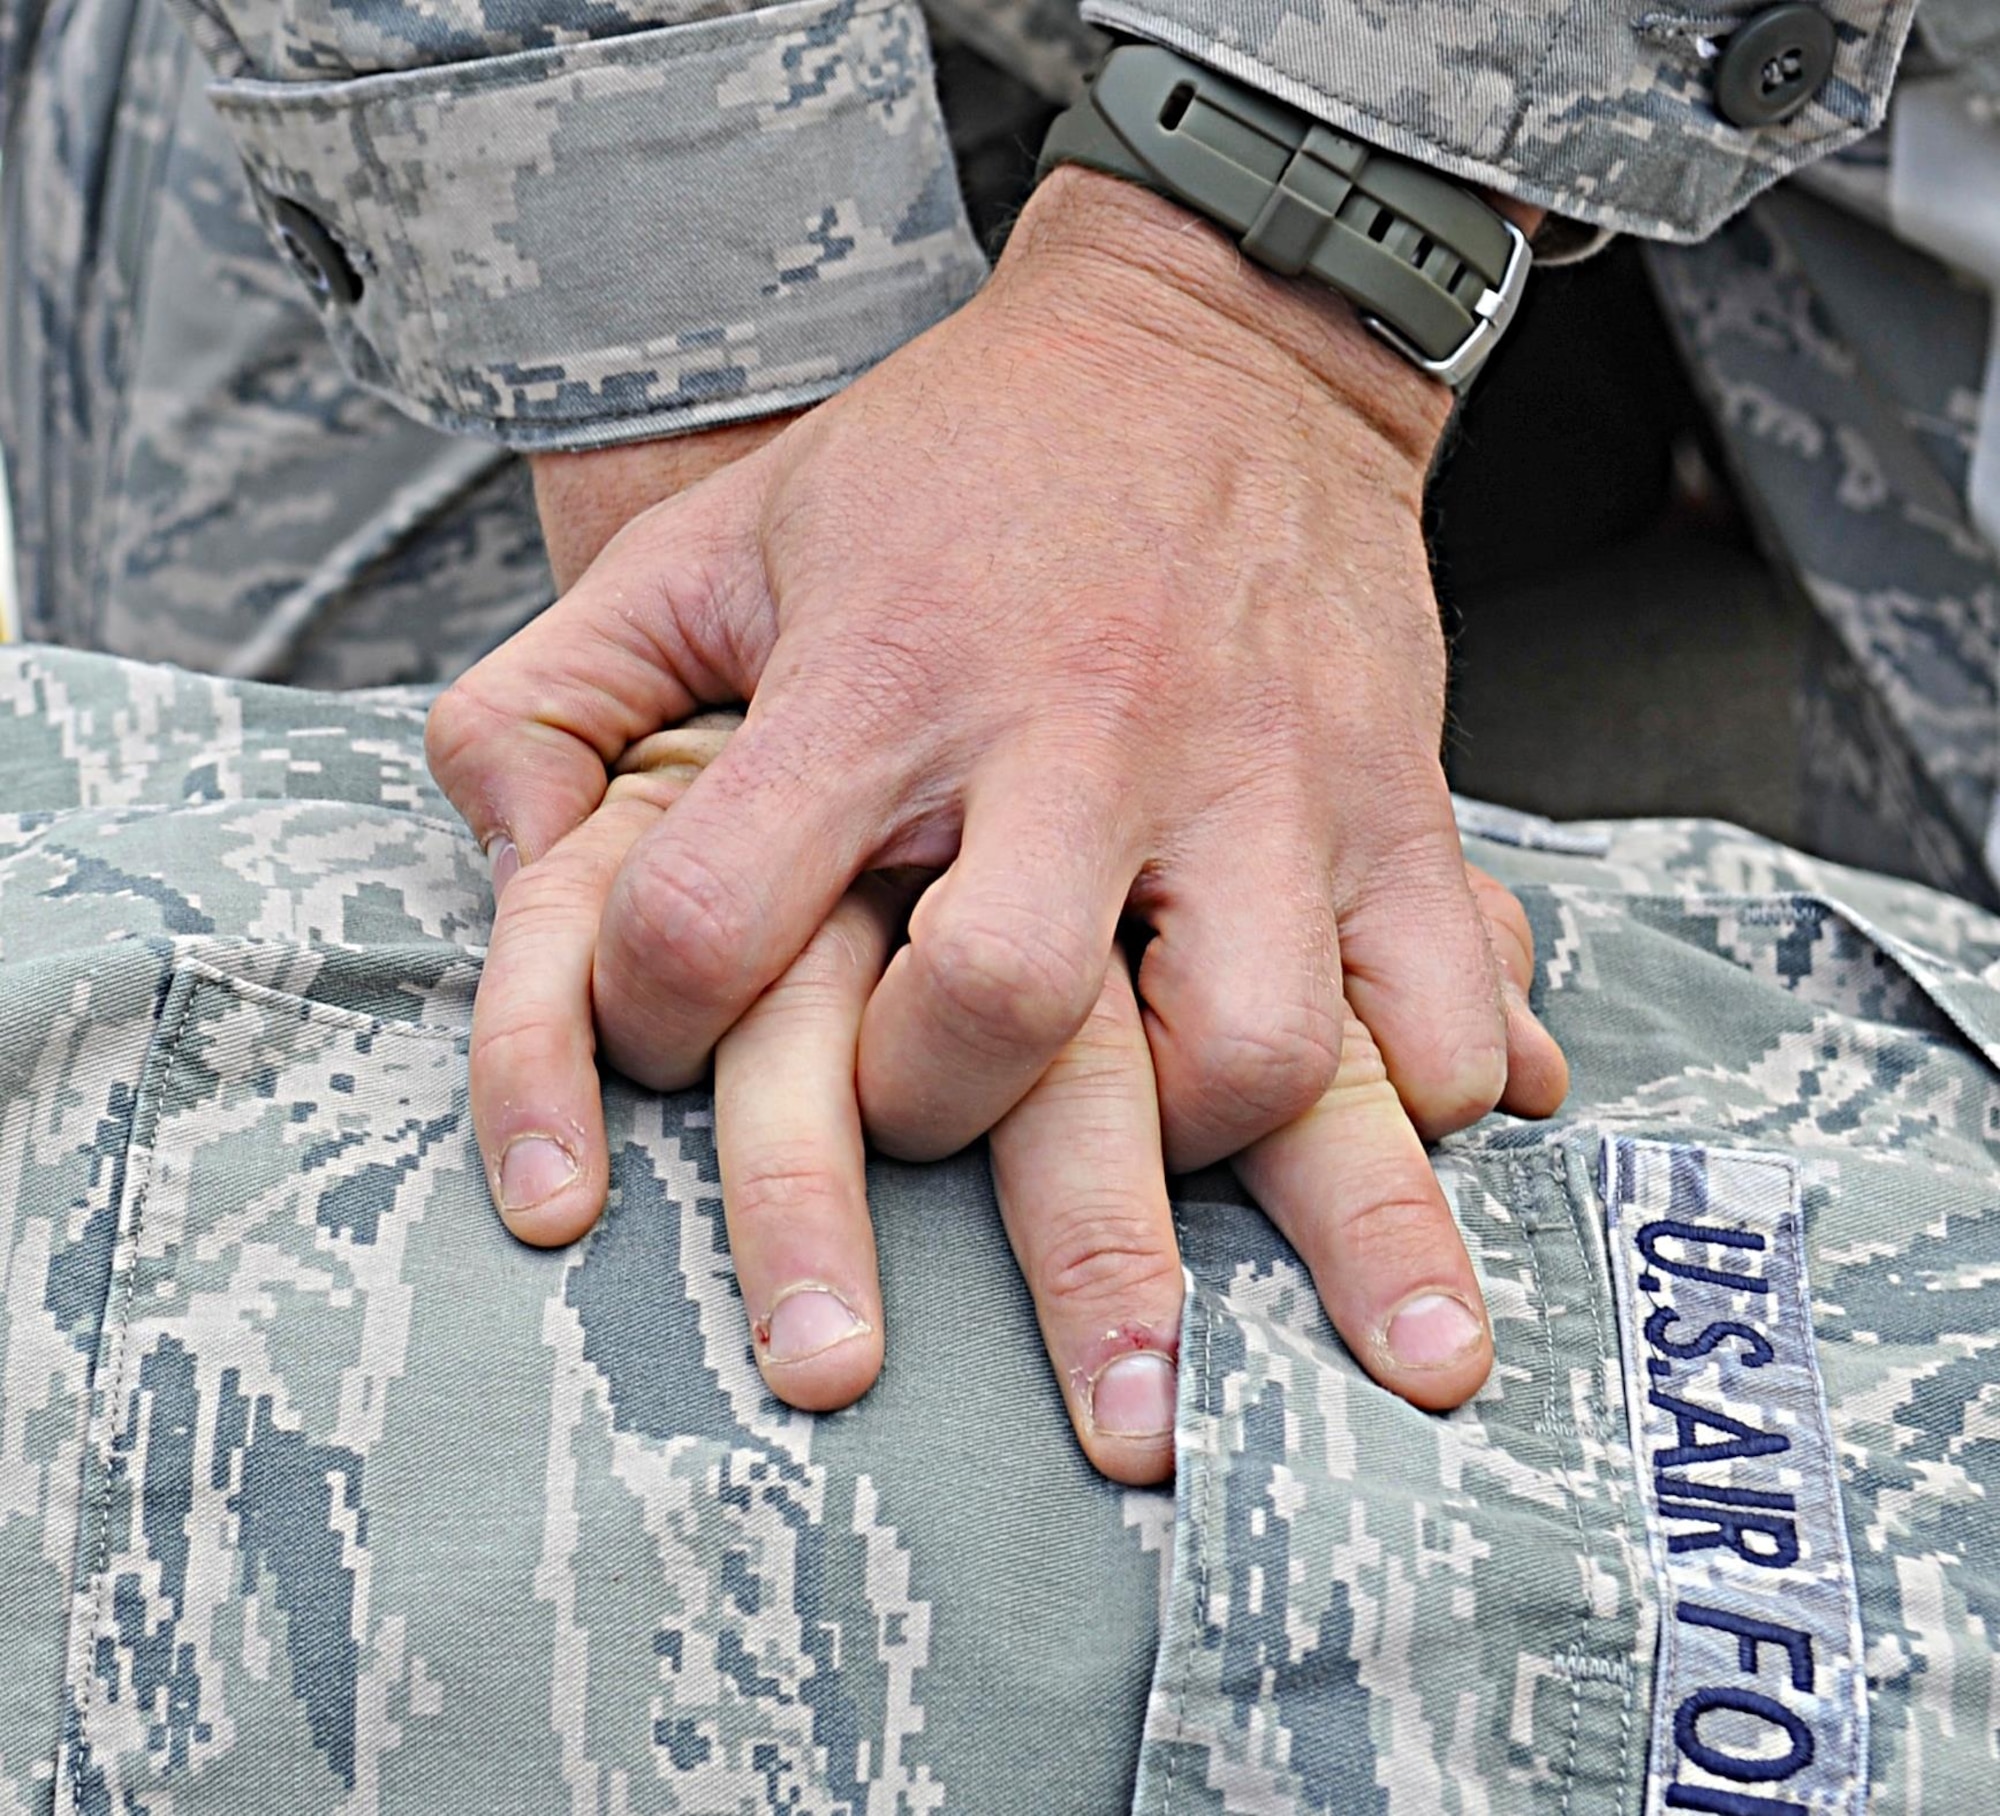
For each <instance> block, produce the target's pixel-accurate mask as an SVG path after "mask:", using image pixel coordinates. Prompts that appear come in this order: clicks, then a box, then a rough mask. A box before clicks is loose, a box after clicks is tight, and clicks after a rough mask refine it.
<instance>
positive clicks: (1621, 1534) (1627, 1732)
mask: <svg viewBox="0 0 2000 1816" xmlns="http://www.w3.org/2000/svg"><path fill="white" fill-rule="evenodd" d="M1593 1145H1596V1146H1599V1147H1601V1146H1602V1137H1601V1136H1599V1137H1597V1138H1596V1139H1595V1142H1594V1144H1593ZM1562 1154H1563V1164H1562V1167H1561V1170H1560V1178H1559V1180H1558V1183H1559V1185H1560V1186H1561V1188H1562V1194H1563V1198H1564V1201H1565V1202H1566V1203H1567V1204H1568V1206H1569V1213H1570V1229H1571V1232H1572V1233H1573V1234H1574V1236H1575V1237H1576V1246H1577V1253H1578V1255H1579V1256H1581V1257H1582V1260H1583V1266H1584V1271H1585V1273H1586V1274H1588V1273H1589V1272H1590V1271H1591V1266H1590V1245H1589V1243H1588V1242H1587V1241H1586V1240H1585V1238H1584V1219H1585V1218H1586V1217H1588V1218H1591V1219H1592V1220H1593V1221H1595V1220H1597V1219H1598V1218H1599V1217H1600V1216H1601V1215H1602V1213H1601V1211H1600V1209H1599V1207H1598V1205H1597V1202H1596V1194H1595V1193H1594V1192H1592V1193H1591V1194H1590V1195H1589V1198H1588V1200H1586V1198H1585V1197H1583V1196H1582V1195H1579V1194H1578V1193H1577V1192H1575V1191H1573V1190H1571V1182H1572V1178H1573V1174H1572V1171H1571V1162H1572V1161H1573V1160H1574V1158H1575V1155H1574V1153H1573V1151H1572V1150H1570V1149H1569V1148H1567V1147H1565V1148H1564V1149H1563V1150H1562ZM1605 1261H1606V1269H1607V1271H1606V1276H1605V1284H1606V1287H1607V1289H1608V1290H1611V1291H1615V1290H1616V1284H1615V1280H1614V1278H1613V1276H1612V1275H1611V1274H1610V1272H1609V1265H1610V1257H1609V1256H1608V1255H1607V1256H1606V1257H1605ZM1590 1316H1591V1322H1592V1325H1593V1326H1594V1328H1595V1329H1596V1332H1597V1353H1598V1354H1599V1355H1600V1356H1604V1357H1606V1358H1607V1359H1608V1360H1609V1361H1610V1363H1611V1366H1612V1367H1613V1368H1615V1369H1616V1370H1617V1371H1618V1379H1619V1386H1620V1389H1621V1391H1620V1393H1619V1396H1618V1400H1617V1403H1616V1404H1615V1405H1607V1406H1605V1407H1603V1408H1602V1409H1601V1414H1602V1419H1603V1423H1604V1425H1605V1427H1606V1428H1607V1429H1610V1430H1616V1431H1618V1432H1622V1433H1623V1434H1624V1439H1625V1442H1626V1444H1627V1446H1628V1447H1629V1446H1630V1441H1631V1429H1630V1424H1629V1421H1628V1418H1627V1414H1626V1410H1625V1398H1624V1394H1623V1391H1622V1389H1623V1385H1624V1377H1625V1350H1624V1345H1623V1342H1622V1340H1621V1338H1620V1336H1619V1335H1618V1333H1616V1332H1613V1333H1612V1336H1611V1341H1610V1346H1609V1347H1608V1348H1607V1347H1606V1343H1605V1330H1604V1319H1603V1316H1602V1314H1601V1313H1600V1312H1599V1310H1598V1307H1597V1301H1596V1299H1595V1297H1594V1296H1593V1298H1592V1301H1591V1311H1590ZM1605 1480H1606V1481H1607V1482H1609V1483H1611V1484H1612V1487H1611V1493H1612V1496H1613V1498H1614V1500H1615V1502H1616V1503H1617V1505H1618V1507H1619V1510H1620V1512H1621V1513H1622V1514H1623V1515H1624V1518H1623V1520H1621V1522H1620V1525H1619V1529H1618V1549H1619V1552H1620V1554H1621V1556H1622V1557H1623V1558H1624V1560H1625V1567H1626V1571H1627V1574H1628V1575H1634V1576H1637V1577H1638V1578H1639V1579H1640V1580H1642V1581H1645V1582H1651V1581H1652V1578H1653V1560H1652V1556H1651V1554H1650V1552H1648V1553H1646V1554H1644V1555H1643V1557H1641V1558H1637V1559H1635V1557H1634V1553H1633V1546H1632V1538H1631V1531H1630V1525H1629V1521H1630V1518H1631V1512H1632V1500H1633V1497H1634V1496H1635V1495H1636V1492H1637V1491H1636V1488H1635V1486H1634V1484H1633V1481H1632V1478H1631V1473H1630V1471H1629V1470H1621V1469H1617V1468H1615V1467H1608V1466H1607V1468H1606V1471H1605ZM1586 1606H1587V1604H1586ZM1632 1637H1633V1639H1634V1640H1636V1639H1637V1638H1638V1630H1637V1626H1636V1623H1635V1626H1634V1630H1633V1635H1632ZM1626 1665H1627V1668H1626V1672H1625V1694H1624V1696H1623V1697H1622V1698H1621V1699H1620V1701H1619V1705H1618V1783H1619V1785H1620V1787H1621V1788H1622V1787H1624V1786H1625V1785H1627V1784H1629V1783H1630V1782H1631V1779H1632V1714H1633V1702H1634V1698H1635V1697H1636V1696H1637V1694H1638V1681H1639V1673H1638V1671H1637V1669H1636V1668H1635V1662H1634V1660H1633V1659H1632V1656H1631V1647H1630V1646H1629V1645H1628V1647H1627V1648H1626ZM1641 1769H1642V1770H1643V1765H1642V1768H1641Z"/></svg>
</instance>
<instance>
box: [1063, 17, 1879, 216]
mask: <svg viewBox="0 0 2000 1816" xmlns="http://www.w3.org/2000/svg"><path fill="white" fill-rule="evenodd" d="M1096 16H1097V17H1098V18H1099V20H1100V22H1101V23H1103V24H1105V25H1106V26H1107V27H1109V28H1110V29H1113V30H1119V31H1129V32H1132V33H1134V34H1136V35H1139V36H1142V37H1146V38H1151V39H1154V40H1155V41H1157V42H1160V43H1163V44H1169V45H1171V46H1173V47H1174V48H1175V49H1178V50H1181V51H1184V52H1186V53H1187V54H1188V55H1190V56H1201V57H1202V58H1203V59H1204V60H1205V61H1209V62H1213V61H1215V54H1214V46H1213V45H1211V44H1202V43H1197V42H1196V40H1195V36H1194V35H1193V34H1191V33H1189V32H1186V31H1182V30H1179V29H1177V28H1175V27H1174V26H1172V25H1171V24H1170V23H1169V22H1166V21H1162V20H1159V19H1155V18H1153V17H1151V16H1150V15H1146V16H1144V17H1143V19H1136V18H1135V17H1134V15H1133V13H1132V12H1131V11H1130V10H1129V9H1128V8H1127V7H1125V6H1124V5H1122V4H1116V3H1114V0H1107V3H1106V4H1104V5H1103V6H1101V7H1100V8H1098V10H1097V15H1096ZM1874 36H1875V39H1876V40H1877V42H1876V43H1875V44H1873V45H1871V53H1872V54H1871V56H1870V58H1869V61H1868V63H1867V65H1866V69H1867V72H1868V73H1867V77H1866V82H1865V83H1864V86H1866V85H1867V83H1872V82H1873V81H1874V80H1875V79H1876V78H1877V77H1878V76H1879V73H1880V64H1881V62H1882V60H1883V57H1884V56H1885V55H1886V54H1887V53H1886V52H1885V51H1883V50H1882V48H1881V46H1880V43H1879V40H1880V39H1881V38H1882V36H1883V34H1882V33H1881V32H1880V31H1878V32H1876V33H1875V34H1874ZM1229 49H1230V54H1231V56H1232V57H1233V58H1234V59H1235V60H1236V61H1237V62H1238V63H1240V64H1241V65H1242V66H1243V67H1244V68H1246V69H1253V70H1256V71H1258V72H1260V73H1261V74H1263V75H1265V76H1267V77H1271V78H1275V79H1276V80H1277V81H1278V82H1279V83H1281V84H1282V85H1284V86H1286V87H1290V88H1294V89H1300V90H1303V91H1304V92H1306V93H1308V94H1311V95H1315V96H1317V97H1318V98H1319V99H1320V101H1322V102H1323V103H1325V104H1326V105H1327V106H1329V107H1332V108H1334V109H1335V110H1337V111H1339V112H1341V113H1343V114H1348V115H1352V116H1354V117H1356V118H1359V119H1363V120H1373V121H1375V122H1377V123H1378V124H1380V125H1383V126H1392V127H1394V128H1395V129H1396V130H1397V131H1399V132H1404V133H1407V134H1408V135H1409V136H1410V138H1411V140H1412V141H1413V142H1415V143H1416V144H1418V145H1421V146H1423V147H1424V149H1425V150H1426V151H1429V152H1433V153H1436V154H1437V155H1439V156H1441V157H1444V158H1450V159H1457V160H1459V161H1462V162H1464V163H1468V164H1473V165H1477V166H1479V167H1480V169H1481V171H1491V172H1494V173H1496V174H1499V175H1502V176H1507V177H1519V178H1521V179H1523V180H1524V181H1527V182H1530V183H1533V184H1535V185H1537V186H1538V188H1539V189H1540V190H1541V191H1542V192H1543V193H1544V194H1547V195H1550V196H1561V195H1562V193H1563V192H1562V191H1561V190H1560V189H1559V188H1558V187H1557V185H1555V184H1554V183H1551V182H1548V181H1545V180H1544V179H1543V178H1542V177H1540V176H1537V175H1534V174H1533V173H1531V172H1529V171H1528V170H1526V169H1525V168H1524V167H1523V166H1522V165H1520V164H1518V163H1515V162H1511V161H1509V160H1508V159H1506V158H1503V157H1492V156H1488V155H1487V154H1485V153H1483V152H1475V151H1474V150H1472V149H1471V148H1470V147H1469V146H1465V145H1457V144H1453V143H1451V142H1449V141H1447V140H1444V139H1440V138H1438V137H1436V136H1435V135H1434V134H1431V133H1427V132H1425V131H1423V130H1422V129H1421V128H1420V127H1416V126H1412V125H1410V124H1408V123H1407V122H1406V121H1403V120H1399V119H1394V118H1390V117H1387V116H1384V115H1377V114H1371V113H1370V112H1369V111H1368V110H1367V109H1366V108H1363V107H1361V106H1359V105H1357V104H1356V103H1354V102H1352V101H1350V100H1349V99H1347V98H1346V97H1345V96H1343V95H1338V94H1335V93H1334V92H1333V91H1332V90H1331V89H1328V88H1326V87H1324V86H1322V85H1321V84H1319V83H1317V82H1312V81H1308V80H1307V79H1305V78H1304V77H1300V76H1294V75H1289V74H1286V73H1285V72H1283V71H1280V70H1279V69H1277V68H1276V67H1275V66H1274V65H1272V64H1271V63H1269V62H1267V61H1266V60H1265V59H1263V58H1261V57H1253V56H1250V55H1248V54H1246V53H1245V52H1243V51H1241V50H1238V49H1236V48H1235V47H1234V46H1231V47H1229ZM1814 105H1815V106H1820V107H1821V109H1822V111H1824V107H1823V104H1821V103H1814ZM1811 111H1812V109H1811V108H1808V109H1807V110H1806V113H1810V112H1811ZM1874 111H1875V110H1874V109H1873V108H1870V109H1869V112H1870V114H1872V113H1874ZM1799 117H1800V118H1801V119H1803V118H1805V117H1806V114H1805V113H1802V114H1801V115H1800V116H1799ZM1868 130H1869V121H1868V119H1867V118H1863V119H1859V120H1850V119H1847V118H1845V117H1843V116H1835V118H1834V120H1833V123H1832V124H1831V125H1829V126H1827V127H1826V128H1825V129H1824V130H1822V131H1820V132H1817V133H1814V134H1812V135H1811V136H1809V137H1793V138H1787V139H1786V140H1784V141H1783V142H1782V144H1779V145H1777V146H1775V147H1773V148H1772V152H1773V155H1772V156H1771V157H1770V158H1769V159H1768V160H1766V161H1759V160H1758V159H1757V158H1754V157H1752V156H1751V155H1750V148H1748V147H1746V148H1745V149H1744V150H1743V151H1742V152H1740V153H1733V154H1730V155H1733V156H1736V157H1737V158H1739V159H1740V160H1741V161H1742V163H1743V165H1744V177H1743V179H1742V183H1743V185H1747V186H1749V187H1751V188H1755V187H1761V186H1764V185H1767V184H1768V183H1770V182H1776V181H1777V180H1778V179H1779V178H1780V177H1782V176H1784V175H1785V174H1786V173H1787V172H1788V171H1790V170H1793V169H1795V168H1797V166H1798V165H1799V164H1801V163H1804V162H1807V161H1808V160H1807V159H1806V158H1804V157H1801V156H1795V155H1793V154H1796V153H1805V152H1810V151H1811V150H1812V148H1813V147H1814V146H1817V145H1820V144H1822V143H1824V142H1825V141H1827V140H1830V139H1835V138H1839V137H1841V136H1842V135H1843V134H1845V135H1849V136H1852V137H1857V138H1858V137H1859V136H1860V135H1861V134H1863V133H1865V132H1867V131H1868ZM1473 180H1475V181H1477V180H1481V179H1480V178H1479V177H1477V176H1475V177H1474V179H1473ZM1741 193H1743V190H1742V188H1741V187H1739V191H1738V198H1739V200H1740V195H1741ZM1551 205H1552V206H1560V205H1561V204H1559V203H1558V204H1551ZM1736 205H1737V203H1736V202H1734V201H1732V202H1731V203H1730V204H1729V205H1728V206H1727V207H1724V208H1722V209H1720V210H1717V211H1716V215H1715V218H1716V219H1721V218H1724V217H1725V216H1726V215H1727V214H1728V213H1729V212H1730V210H1731V209H1732V208H1733V207H1735V206H1736ZM1619 210H1620V214H1621V218H1622V222H1623V224H1622V225H1621V226H1620V227H1619V228H1618V229H1617V231H1621V232H1629V233H1639V234H1668V235H1671V234H1680V235H1683V236H1686V235H1688V234H1690V233H1692V232H1693V231H1694V224H1693V223H1691V222H1689V221H1686V220H1679V219H1675V218H1674V217H1672V216H1668V215H1660V214H1642V213H1639V212H1637V211H1628V210H1627V209H1626V208H1625V207H1624V205H1623V204H1620V205H1619Z"/></svg>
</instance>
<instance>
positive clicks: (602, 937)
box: [591, 688, 908, 1090]
mask: <svg viewBox="0 0 2000 1816" xmlns="http://www.w3.org/2000/svg"><path fill="white" fill-rule="evenodd" d="M829 691H831V692H833V693H837V691H838V690H825V689H821V690H808V692H809V697H806V696H802V693H801V690H799V689H797V688H792V689H780V690H778V691H776V692H774V693H773V694H772V695H770V696H768V698H767V700H760V701H759V702H758V703H757V704H756V705H755V706H754V707H753V708H752V709H751V712H750V714H749V716H748V718H747V719H746V720H745V721H744V723H743V726H742V728H741V729H740V730H739V731H737V732H736V733H735V735H734V736H733V737H732V738H731V739H730V741H729V746H728V748H727V749H726V750H725V751H724V752H723V753H722V754H721V755H720V756H718V757H717V758H716V760H715V761H714V762H713V763H712V764H710V766H709V767H708V768H707V769H706V770H704V771H703V773H702V775H701V777H700V779H699V780H698V781H697V782H696V783H695V785H694V786H693V787H692V788H691V789H689V790H688V792H687V795H686V796H685V797H684V798H683V799H682V800H681V801H680V802H679V803H678V804H677V805H676V806H675V809H674V811H673V813H672V814H670V815H668V816H667V817H665V818H664V819H662V820H660V821H659V822H658V824H656V825H655V826H654V827H653V828H652V830H651V831H649V832H648V833H647V834H646V836H645V837H644V838H642V839H641V840H640V841H639V842H638V843H637V844H635V845H634V846H633V847H632V850H631V852H630V853H629V855H628V856H627V858H626V861H625V864H624V866H623V868H622V869H621V870H620V872H619V874H618V879H617V881H616V882H615V883H614V884H613V885H612V888H611V892H610V895H609V897H608V898H607V900H606V903H605V910H604V921H603V925H602V927H601V928H600V930H599V938H598V945H597V956H596V964H595V968H594V970H593V973H592V985H591V989H592V997H593V1000H594V1001H595V1003H596V1005H597V1026H598V1033H599V1035H600V1037H601V1038H602V1040H603V1042H604V1050H605V1053H606V1056H607V1057H608V1058H609V1059H610V1060H611V1062H612V1063H613V1064H614V1065H616V1066H617V1067H618V1068H619V1069H620V1070H621V1071H624V1072H626V1073H628V1074H629V1075H630V1076H631V1077H633V1078H635V1079H636V1080H638V1081H639V1083H641V1084H644V1085H647V1086H650V1087H652V1088H653V1089H655V1090H675V1089H679V1088H681V1087H682V1086H685V1085H688V1084H691V1083H692V1082H693V1081H694V1080H695V1079H697V1078H699V1077H700V1076H701V1074H702V1072H703V1070H704V1069H705V1067H706V1066H707V1063H708V1056H709V1054H710V1053H711V1052H712V1051H713V1049H714V1047H715V1043H716V1042H717V1041H718V1040H719V1039H720V1038H721V1036H722V1034H723V1032H724V1030H726V1029H728V1028H729V1027H731V1026H732V1025H734V1023H735V1022H736V1021H737V1019H738V1018H739V1017H740V1016H741V1015H742V1014H743V1013H744V1011H745V1010H747V1009H748V1008H749V1006H750V1005H751V1004H752V1003H753V1002H755V1001H756V1000H757V998H758V997H759V996H761V995H762V994H763V993H764V991H765V990H766V989H767V988H768V987H769V986H770V985H771V984H773V983H775V982H776V981H777V979H778V977H779V976H780V975H781V974H782V973H783V972H784V970H785V968H786V967H787V966H788V965H789V964H791V962H792V960H793V959H795V958H796V957H797V956H798V955H799V954H800V953H801V952H802V951H803V950H804V949H805V946H806V943H807V941H809V940H810V939H811V938H812V936H813V934H814V933H815V932H816V931H817V930H818V928H819V926H820V925H821V923H822V922H823V921H825V919H826V918H827V916H828V915H829V914H831V913H832V912H833V908H834V904H835V903H836V902H838V901H839V900H840V898H841V897H842V896H843V895H844V894H846V892H847V888H848V885H849V884H850V883H851V882H853V880H854V878H855V877H856V876H857V875H858V874H859V873H860V871H861V870H862V868H863V867H864V866H865V865H866V864H867V863H868V862H869V861H870V860H871V859H872V858H873V857H874V856H875V854H876V853H877V851H878V850H879V849H880V848H881V846H882V845H883V843H884V840H885V837H886V836H887V829H889V828H891V827H892V826H893V824H894V821H895V816H896V814H897V812H898V810H899V806H900V803H901V800H902V797H903V796H904V794H905V792H906V781H905V774H904V765H905V763H906V761H907V760H908V758H907V757H906V754H905V753H904V752H902V751H899V750H897V749H896V748H894V747H892V746H890V745H888V744H886V743H884V742H882V741H875V740H869V739H867V738H866V737H863V736H859V735H857V732H856V728H855V727H854V726H853V725H852V724H849V723H845V722H843V721H842V720H841V719H840V718H839V717H838V716H837V714H836V708H835V707H834V706H832V705H822V704H821V702H822V700H823V699H824V698H826V696H827V695H828V693H829ZM802 697H803V698H805V704H803V705H801V706H797V707H795V706H794V705H793V703H794V702H797V701H800V700H801V699H802Z"/></svg>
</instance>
